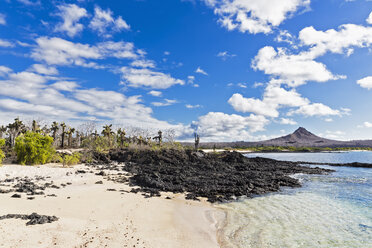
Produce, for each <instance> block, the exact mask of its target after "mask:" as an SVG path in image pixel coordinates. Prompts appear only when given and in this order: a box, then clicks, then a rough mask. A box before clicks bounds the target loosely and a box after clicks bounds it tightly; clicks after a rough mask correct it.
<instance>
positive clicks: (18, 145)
mask: <svg viewBox="0 0 372 248" xmlns="http://www.w3.org/2000/svg"><path fill="white" fill-rule="evenodd" d="M14 149H15V152H16V153H17V161H18V163H20V164H23V165H37V164H46V163H48V162H50V161H51V160H52V159H53V156H54V154H55V150H54V148H53V138H52V137H50V136H44V135H42V134H40V133H37V132H30V131H27V132H26V133H24V134H22V135H20V136H18V137H17V138H16V140H15V148H14Z"/></svg>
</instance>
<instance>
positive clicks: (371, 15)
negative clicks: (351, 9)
mask: <svg viewBox="0 0 372 248" xmlns="http://www.w3.org/2000/svg"><path fill="white" fill-rule="evenodd" d="M366 21H367V23H368V24H372V12H371V13H370V14H369V16H368V18H367V20H366Z"/></svg>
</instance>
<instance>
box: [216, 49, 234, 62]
mask: <svg viewBox="0 0 372 248" xmlns="http://www.w3.org/2000/svg"><path fill="white" fill-rule="evenodd" d="M235 56H236V54H231V53H229V52H228V51H224V52H219V53H218V54H217V57H220V58H221V59H222V60H226V59H228V58H233V57H235Z"/></svg>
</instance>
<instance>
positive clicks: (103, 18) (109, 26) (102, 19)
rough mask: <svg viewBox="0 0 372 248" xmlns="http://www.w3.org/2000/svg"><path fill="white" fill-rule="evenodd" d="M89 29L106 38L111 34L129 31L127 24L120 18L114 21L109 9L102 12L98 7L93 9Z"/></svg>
mask: <svg viewBox="0 0 372 248" xmlns="http://www.w3.org/2000/svg"><path fill="white" fill-rule="evenodd" d="M89 27H90V28H91V29H93V30H95V31H97V32H98V33H99V34H100V35H103V36H106V37H110V36H111V33H113V32H119V31H122V30H129V29H130V26H129V25H128V23H127V22H126V21H125V20H123V18H122V17H121V16H119V17H118V18H116V19H115V18H114V17H113V13H112V11H111V10H110V9H107V10H103V9H101V8H100V7H98V6H96V7H95V8H94V17H93V19H92V21H91V22H90V24H89Z"/></svg>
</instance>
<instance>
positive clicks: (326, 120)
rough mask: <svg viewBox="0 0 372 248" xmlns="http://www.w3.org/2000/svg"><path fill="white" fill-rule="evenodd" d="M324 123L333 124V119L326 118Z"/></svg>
mask: <svg viewBox="0 0 372 248" xmlns="http://www.w3.org/2000/svg"><path fill="white" fill-rule="evenodd" d="M324 121H325V122H333V119H332V118H325V119H324Z"/></svg>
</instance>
